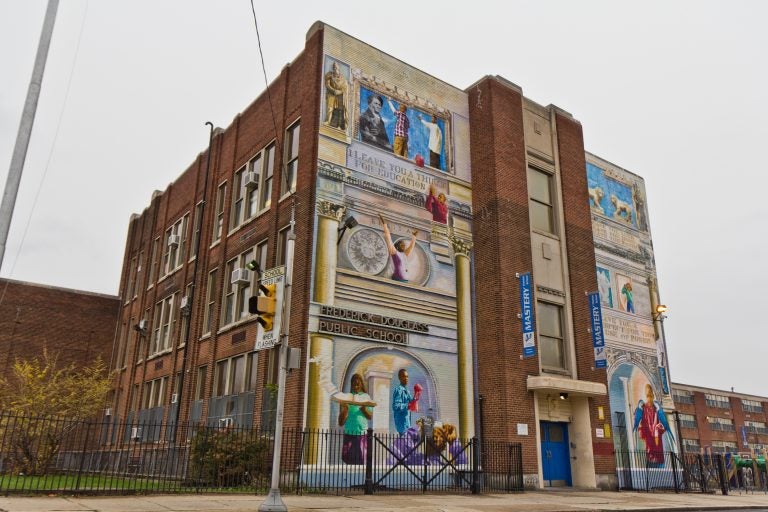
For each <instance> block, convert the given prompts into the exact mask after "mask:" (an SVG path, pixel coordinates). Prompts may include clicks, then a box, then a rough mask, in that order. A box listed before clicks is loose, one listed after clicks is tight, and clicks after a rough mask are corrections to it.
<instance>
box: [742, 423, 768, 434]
mask: <svg viewBox="0 0 768 512" xmlns="http://www.w3.org/2000/svg"><path fill="white" fill-rule="evenodd" d="M744 426H745V427H746V430H747V432H752V433H755V434H768V428H766V427H765V422H764V421H745V422H744Z"/></svg>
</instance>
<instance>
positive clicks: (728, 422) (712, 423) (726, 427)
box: [707, 416, 736, 432]
mask: <svg viewBox="0 0 768 512" xmlns="http://www.w3.org/2000/svg"><path fill="white" fill-rule="evenodd" d="M707 422H708V423H709V428H710V429H712V430H720V431H723V432H734V431H735V430H736V429H735V428H734V426H733V420H732V419H730V418H718V417H717V416H707Z"/></svg>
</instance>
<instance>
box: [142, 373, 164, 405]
mask: <svg viewBox="0 0 768 512" xmlns="http://www.w3.org/2000/svg"><path fill="white" fill-rule="evenodd" d="M167 386H168V377H161V378H159V379H155V380H152V381H149V382H145V383H144V394H143V395H142V397H141V408H142V409H152V408H153V407H162V406H163V405H165V390H166V388H167Z"/></svg>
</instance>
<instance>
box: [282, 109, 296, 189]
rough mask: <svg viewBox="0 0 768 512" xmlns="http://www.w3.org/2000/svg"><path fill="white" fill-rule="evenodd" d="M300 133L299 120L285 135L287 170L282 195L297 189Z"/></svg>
mask: <svg viewBox="0 0 768 512" xmlns="http://www.w3.org/2000/svg"><path fill="white" fill-rule="evenodd" d="M299 133H300V124H299V122H298V121H296V122H295V123H293V125H291V126H290V127H289V128H288V130H287V132H286V137H285V162H286V164H285V172H284V173H283V183H282V195H286V194H290V193H291V192H295V191H296V177H297V175H298V170H299Z"/></svg>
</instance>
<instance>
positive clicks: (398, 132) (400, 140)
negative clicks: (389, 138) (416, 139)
mask: <svg viewBox="0 0 768 512" xmlns="http://www.w3.org/2000/svg"><path fill="white" fill-rule="evenodd" d="M387 103H389V108H390V109H392V113H393V114H394V116H395V154H396V155H399V156H402V157H404V158H408V130H409V129H410V127H411V121H410V120H409V119H408V115H407V114H406V111H407V110H408V107H406V106H405V104H404V103H401V104H400V107H398V108H395V105H394V104H393V103H392V100H390V99H389V98H387Z"/></svg>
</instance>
